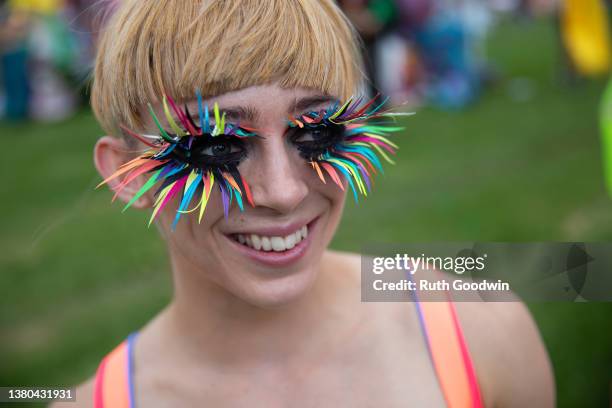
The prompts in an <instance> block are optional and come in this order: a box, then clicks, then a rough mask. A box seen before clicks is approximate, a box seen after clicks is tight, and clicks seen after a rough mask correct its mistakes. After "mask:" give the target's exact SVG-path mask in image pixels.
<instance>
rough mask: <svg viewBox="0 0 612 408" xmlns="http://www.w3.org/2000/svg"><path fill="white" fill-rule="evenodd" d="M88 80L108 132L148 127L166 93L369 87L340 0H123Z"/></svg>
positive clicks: (346, 91) (185, 96) (342, 91)
mask: <svg viewBox="0 0 612 408" xmlns="http://www.w3.org/2000/svg"><path fill="white" fill-rule="evenodd" d="M99 40H100V41H99V46H98V51H97V56H96V62H95V68H94V79H93V84H92V89H91V104H92V107H93V110H94V112H95V114H96V117H97V118H98V120H99V122H100V123H101V125H102V127H103V128H104V130H105V131H106V132H108V134H111V135H120V134H122V132H121V130H120V129H119V125H121V124H122V125H125V126H127V127H129V128H132V129H138V128H142V127H143V120H142V118H141V117H140V113H141V112H142V108H143V106H146V104H147V103H148V102H152V103H153V102H156V101H158V100H159V99H160V97H161V96H162V95H163V94H164V93H166V94H168V95H170V96H172V97H173V98H175V99H177V100H179V101H187V100H192V99H193V98H194V97H195V90H196V89H199V90H200V91H201V92H202V95H203V96H204V97H205V98H206V97H208V98H210V97H213V96H216V95H220V94H223V93H226V92H230V91H235V90H239V89H242V88H246V87H249V86H254V85H264V84H270V83H273V82H277V81H278V83H279V85H280V86H281V87H283V88H294V87H303V88H307V89H316V90H319V91H321V92H323V93H325V94H328V95H332V96H336V97H339V98H342V99H344V98H348V97H350V96H352V95H354V94H356V93H357V92H358V91H359V90H360V89H361V88H360V87H361V86H362V81H363V69H362V66H363V62H362V59H361V52H360V43H359V41H358V37H357V35H356V34H355V30H354V28H353V27H352V25H351V23H350V22H349V21H348V19H347V18H346V16H345V15H344V14H343V13H342V11H341V10H340V9H339V8H338V6H337V5H336V4H335V2H334V1H333V0H144V1H143V0H118V1H117V3H116V9H115V10H114V11H113V14H112V15H111V16H110V17H109V19H108V20H107V23H106V25H105V28H104V30H103V31H102V32H101V34H100V39H99Z"/></svg>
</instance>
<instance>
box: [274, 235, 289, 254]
mask: <svg viewBox="0 0 612 408" xmlns="http://www.w3.org/2000/svg"><path fill="white" fill-rule="evenodd" d="M270 243H271V244H272V250H274V251H276V252H281V251H284V250H285V249H287V248H285V240H284V239H282V238H281V237H272V238H270Z"/></svg>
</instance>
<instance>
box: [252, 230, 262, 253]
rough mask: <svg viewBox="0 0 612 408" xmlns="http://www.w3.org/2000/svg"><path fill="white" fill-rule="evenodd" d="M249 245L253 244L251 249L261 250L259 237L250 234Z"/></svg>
mask: <svg viewBox="0 0 612 408" xmlns="http://www.w3.org/2000/svg"><path fill="white" fill-rule="evenodd" d="M251 243H252V244H253V248H255V249H256V250H258V251H259V250H260V249H261V238H259V235H255V234H252V235H251Z"/></svg>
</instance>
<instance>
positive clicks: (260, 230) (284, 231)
mask: <svg viewBox="0 0 612 408" xmlns="http://www.w3.org/2000/svg"><path fill="white" fill-rule="evenodd" d="M315 218H316V217H314V218H311V219H310V220H304V221H293V222H291V223H287V224H279V225H266V226H261V227H253V228H249V229H245V230H242V231H233V232H230V233H228V235H232V234H241V235H249V234H256V235H262V236H267V237H285V236H287V235H289V234H293V233H294V232H296V231H298V230H299V229H300V228H302V227H303V226H304V225H308V224H310V223H311V222H312V221H314V219H315Z"/></svg>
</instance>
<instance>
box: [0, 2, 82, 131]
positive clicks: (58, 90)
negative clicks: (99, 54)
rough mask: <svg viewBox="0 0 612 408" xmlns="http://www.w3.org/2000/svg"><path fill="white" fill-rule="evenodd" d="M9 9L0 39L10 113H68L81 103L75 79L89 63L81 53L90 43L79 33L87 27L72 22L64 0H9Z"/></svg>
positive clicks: (56, 116)
mask: <svg viewBox="0 0 612 408" xmlns="http://www.w3.org/2000/svg"><path fill="white" fill-rule="evenodd" d="M5 9H6V13H7V14H8V17H7V24H4V28H3V29H2V30H0V41H1V42H2V44H3V47H2V48H3V50H4V51H3V67H4V69H3V72H4V74H3V75H4V78H3V82H4V87H5V92H6V96H5V100H6V109H5V110H6V117H7V118H20V119H24V118H26V117H30V118H32V119H35V120H42V121H53V120H61V119H65V118H67V117H69V116H70V115H72V113H73V112H74V111H75V109H76V108H77V105H78V91H77V89H78V86H77V83H78V81H79V80H81V81H83V79H84V78H85V77H86V75H87V74H88V73H89V68H90V64H87V63H84V61H83V59H79V58H80V56H81V55H82V50H86V49H90V48H91V47H85V46H84V44H85V42H84V41H83V40H82V39H81V37H82V36H83V35H87V34H86V31H83V32H81V31H79V30H74V29H73V27H70V16H71V13H70V11H71V8H70V5H69V4H68V3H66V2H64V1H62V0H9V1H8V2H7V3H6V7H5ZM72 15H74V13H72ZM89 61H91V56H90V57H89ZM83 83H84V81H83V82H82V83H81V85H83Z"/></svg>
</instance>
